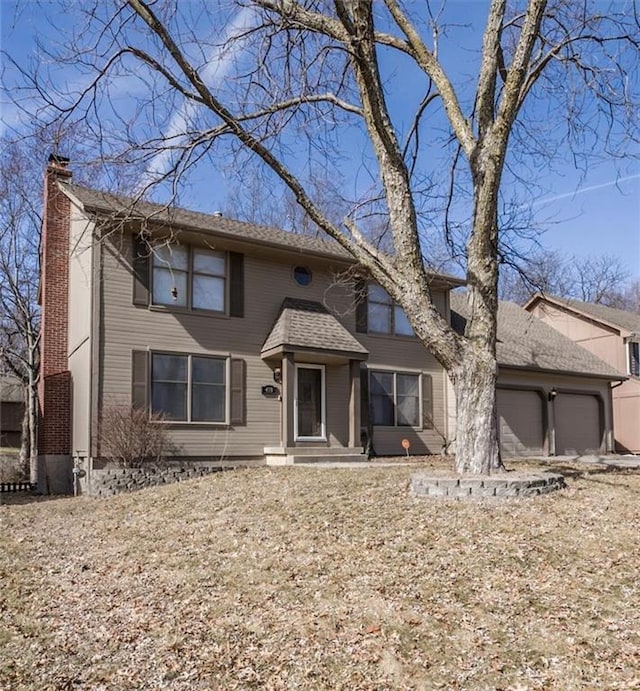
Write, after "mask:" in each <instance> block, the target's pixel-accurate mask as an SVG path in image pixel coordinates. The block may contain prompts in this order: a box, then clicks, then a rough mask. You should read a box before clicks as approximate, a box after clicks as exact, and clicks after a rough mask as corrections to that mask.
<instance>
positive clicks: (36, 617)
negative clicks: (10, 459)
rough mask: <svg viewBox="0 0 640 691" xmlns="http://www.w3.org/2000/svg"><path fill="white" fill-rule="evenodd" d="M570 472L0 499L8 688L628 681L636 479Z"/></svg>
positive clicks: (209, 484)
mask: <svg viewBox="0 0 640 691" xmlns="http://www.w3.org/2000/svg"><path fill="white" fill-rule="evenodd" d="M432 462H433V463H435V464H436V465H437V462H436V461H432ZM521 467H529V468H537V469H540V467H541V466H538V465H536V464H528V465H526V464H524V465H523V466H521ZM544 468H545V469H549V465H548V464H547V465H545V466H544ZM570 468H571V469H572V470H573V471H574V473H575V474H574V475H573V476H570V477H568V480H567V482H568V488H567V489H565V490H562V491H560V492H556V493H554V494H550V495H547V496H543V497H538V498H536V499H534V500H533V501H532V500H530V499H522V500H520V499H514V500H511V501H509V502H508V503H504V504H503V503H485V502H478V503H442V502H424V501H421V500H419V499H414V498H412V497H411V496H410V495H409V492H408V482H409V478H410V476H411V474H412V473H413V472H415V467H414V466H411V467H403V466H399V467H392V468H389V467H384V468H378V467H375V466H370V467H366V468H363V469H335V470H321V469H313V468H309V467H306V468H296V467H285V468H260V469H251V470H243V471H238V472H236V471H231V472H228V473H220V474H216V475H213V476H210V477H207V478H204V479H202V480H196V481H190V482H185V483H181V484H178V485H171V486H167V487H162V488H154V489H149V490H143V491H141V492H138V493H135V494H131V495H120V496H117V497H113V498H109V499H82V498H80V499H72V498H68V499H58V500H56V501H49V502H42V503H40V502H35V503H30V504H21V505H14V506H7V505H5V506H2V507H0V517H1V520H2V526H3V529H2V532H1V541H2V546H1V550H0V578H1V580H2V583H3V588H2V592H1V594H0V597H1V598H2V607H1V608H0V631H2V633H0V646H1V647H2V657H3V664H2V666H1V667H0V687H2V688H6V689H9V688H10V689H25V690H26V689H29V690H32V689H86V690H89V689H92V690H97V689H109V690H111V689H176V690H178V689H179V690H187V689H188V690H192V689H251V688H255V689H291V688H297V689H350V690H351V689H416V688H418V689H432V688H433V689H435V688H446V689H452V688H460V689H496V688H502V689H509V688H512V689H516V688H523V689H537V688H539V689H578V688H584V689H593V688H608V689H623V688H636V687H637V685H638V668H639V666H640V592H639V586H638V579H637V565H638V563H640V538H639V536H638V529H637V526H638V524H639V522H640V504H639V503H638V500H637V498H638V494H639V492H640V474H638V473H637V472H633V471H623V472H602V471H601V470H599V469H597V468H593V467H591V468H582V467H580V466H576V465H572V466H570Z"/></svg>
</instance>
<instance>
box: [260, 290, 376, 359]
mask: <svg viewBox="0 0 640 691" xmlns="http://www.w3.org/2000/svg"><path fill="white" fill-rule="evenodd" d="M296 349H304V350H313V351H318V352H322V351H331V352H335V353H345V354H346V353H349V354H351V355H352V356H354V357H357V358H358V359H364V358H366V356H367V354H368V352H369V351H368V350H367V349H366V348H365V347H364V346H363V345H362V344H361V343H360V342H359V341H358V340H357V339H356V338H355V337H354V336H353V335H352V334H351V333H350V332H349V331H348V330H347V329H346V328H345V327H344V326H343V325H342V324H341V323H340V322H339V321H338V320H337V319H336V318H335V317H334V316H333V315H332V314H331V313H330V312H329V311H328V310H327V308H326V307H325V306H324V305H321V304H320V303H319V302H314V301H311V300H299V299H297V298H285V299H284V301H283V302H282V306H281V308H280V314H279V315H278V318H277V319H276V321H275V324H274V325H273V328H272V329H271V332H270V333H269V335H268V336H267V339H266V341H265V342H264V345H263V346H262V356H263V357H267V356H268V355H269V354H271V353H273V352H275V351H279V350H296Z"/></svg>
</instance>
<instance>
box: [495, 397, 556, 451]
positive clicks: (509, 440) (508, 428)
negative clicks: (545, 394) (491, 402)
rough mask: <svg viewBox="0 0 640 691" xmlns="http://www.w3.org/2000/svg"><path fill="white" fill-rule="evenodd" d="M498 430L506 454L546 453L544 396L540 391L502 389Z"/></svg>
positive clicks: (499, 402)
mask: <svg viewBox="0 0 640 691" xmlns="http://www.w3.org/2000/svg"><path fill="white" fill-rule="evenodd" d="M497 393H498V432H499V434H500V450H501V452H502V455H503V456H505V457H509V456H540V455H542V454H543V453H544V422H543V416H542V397H541V396H540V394H539V393H538V392H536V391H518V390H512V389H498V392H497Z"/></svg>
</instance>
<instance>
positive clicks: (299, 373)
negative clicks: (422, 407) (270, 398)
mask: <svg viewBox="0 0 640 691" xmlns="http://www.w3.org/2000/svg"><path fill="white" fill-rule="evenodd" d="M261 355H262V358H263V360H264V361H265V362H267V363H268V364H269V365H270V366H271V368H272V369H273V372H274V380H275V381H276V383H277V384H279V385H280V387H281V389H280V396H279V398H280V444H279V445H278V446H270V447H265V449H264V455H265V461H266V463H267V465H290V464H293V463H302V462H304V463H311V462H322V461H354V460H359V459H362V460H366V459H365V456H364V455H363V448H362V445H361V440H360V425H361V417H360V363H361V362H362V361H363V360H365V359H366V358H367V355H368V352H367V351H366V349H365V348H364V347H363V346H362V344H360V343H359V342H358V341H357V340H356V338H355V337H354V336H353V335H352V334H351V333H349V331H347V329H345V327H344V326H342V324H340V322H339V321H338V320H337V319H336V317H334V316H333V315H332V314H330V313H329V312H328V310H327V309H326V308H325V307H324V306H323V305H321V304H320V303H317V302H311V301H303V300H293V299H291V298H287V299H285V300H284V302H283V304H282V308H281V311H280V314H279V316H278V318H277V319H276V322H275V324H274V326H273V328H272V330H271V332H270V334H269V336H268V337H267V339H266V341H265V343H264V346H263V348H262V353H261Z"/></svg>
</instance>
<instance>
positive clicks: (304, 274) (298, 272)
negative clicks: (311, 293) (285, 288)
mask: <svg viewBox="0 0 640 691" xmlns="http://www.w3.org/2000/svg"><path fill="white" fill-rule="evenodd" d="M312 279H313V274H312V273H311V269H310V268H309V267H308V266H296V267H295V268H294V269H293V280H294V281H295V282H296V283H297V284H298V285H299V286H308V285H310V284H311V280H312Z"/></svg>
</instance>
